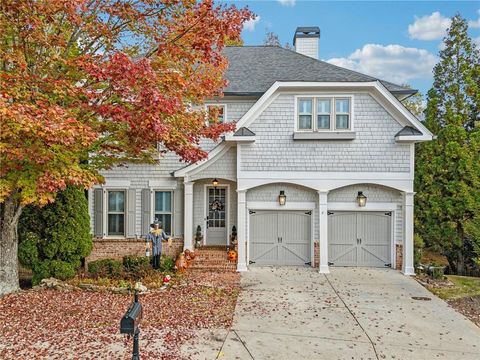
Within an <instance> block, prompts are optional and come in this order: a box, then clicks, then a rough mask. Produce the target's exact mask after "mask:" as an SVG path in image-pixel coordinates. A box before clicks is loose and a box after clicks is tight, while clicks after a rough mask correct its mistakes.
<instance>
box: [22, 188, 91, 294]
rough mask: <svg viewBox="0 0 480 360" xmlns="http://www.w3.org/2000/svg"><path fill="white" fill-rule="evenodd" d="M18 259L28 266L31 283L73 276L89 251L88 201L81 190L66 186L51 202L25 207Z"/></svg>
mask: <svg viewBox="0 0 480 360" xmlns="http://www.w3.org/2000/svg"><path fill="white" fill-rule="evenodd" d="M19 239H20V244H19V260H20V262H21V263H22V264H23V265H24V266H26V267H28V268H30V269H32V271H33V274H34V276H33V283H34V284H37V283H38V282H40V280H41V279H43V278H47V277H50V276H54V277H56V278H59V279H62V280H64V279H68V278H70V277H73V276H74V275H75V273H76V271H77V269H78V268H79V267H80V265H81V260H82V258H84V257H85V256H87V255H88V254H89V253H90V251H91V250H92V235H91V234H90V217H89V215H88V202H87V199H86V197H85V193H84V191H83V189H81V188H78V187H73V186H69V187H67V189H66V190H64V191H62V192H60V193H58V195H57V198H56V200H55V202H54V203H52V204H49V205H47V206H45V207H43V208H39V207H34V206H28V207H26V208H25V209H24V211H23V213H22V216H21V218H20V223H19Z"/></svg>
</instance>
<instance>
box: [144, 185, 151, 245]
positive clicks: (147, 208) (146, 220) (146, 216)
mask: <svg viewBox="0 0 480 360" xmlns="http://www.w3.org/2000/svg"><path fill="white" fill-rule="evenodd" d="M150 201H151V191H150V189H143V190H142V235H144V236H146V235H147V234H148V232H149V230H150V221H151V219H152V216H151V214H150V211H151V206H150Z"/></svg>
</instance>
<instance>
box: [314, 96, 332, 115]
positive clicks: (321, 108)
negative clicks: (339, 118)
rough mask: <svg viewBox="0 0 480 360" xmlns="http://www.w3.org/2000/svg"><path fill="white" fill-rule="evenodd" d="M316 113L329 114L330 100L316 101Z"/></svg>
mask: <svg viewBox="0 0 480 360" xmlns="http://www.w3.org/2000/svg"><path fill="white" fill-rule="evenodd" d="M317 113H319V114H320V113H327V114H330V99H317Z"/></svg>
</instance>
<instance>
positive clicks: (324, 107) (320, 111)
mask: <svg viewBox="0 0 480 360" xmlns="http://www.w3.org/2000/svg"><path fill="white" fill-rule="evenodd" d="M352 99H353V98H352V96H301V97H297V105H296V106H297V119H296V129H297V131H345V130H352Z"/></svg>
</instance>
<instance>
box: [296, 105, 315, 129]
mask: <svg viewBox="0 0 480 360" xmlns="http://www.w3.org/2000/svg"><path fill="white" fill-rule="evenodd" d="M313 100H314V99H302V98H300V99H298V130H312V118H313Z"/></svg>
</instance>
